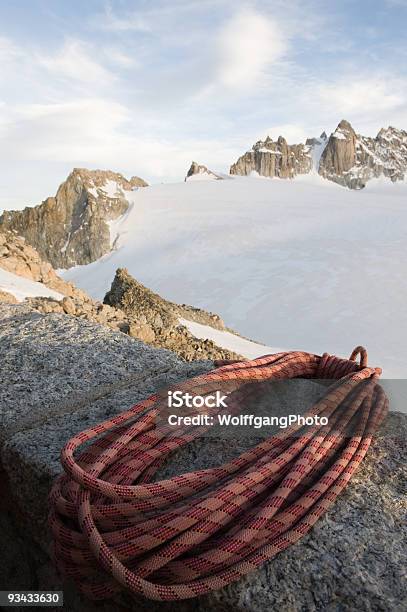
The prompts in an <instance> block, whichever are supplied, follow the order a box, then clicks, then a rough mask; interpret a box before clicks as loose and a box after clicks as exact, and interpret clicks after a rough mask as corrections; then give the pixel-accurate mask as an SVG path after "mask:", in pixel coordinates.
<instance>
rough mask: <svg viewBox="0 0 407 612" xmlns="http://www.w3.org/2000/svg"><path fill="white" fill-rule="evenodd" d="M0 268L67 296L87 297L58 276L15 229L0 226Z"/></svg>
mask: <svg viewBox="0 0 407 612" xmlns="http://www.w3.org/2000/svg"><path fill="white" fill-rule="evenodd" d="M0 268H3V269H4V270H7V271H8V272H12V273H13V274H17V276H22V277H24V278H28V279H30V280H32V281H36V282H38V283H43V284H44V285H46V287H48V288H49V289H54V290H55V291H58V292H59V293H62V294H63V295H65V296H68V297H75V298H78V299H82V300H85V299H86V298H87V297H88V296H87V294H86V293H85V292H84V291H82V290H81V289H78V288H77V287H75V285H74V284H73V283H70V282H67V281H64V280H63V279H62V278H61V277H60V276H58V275H57V273H56V272H55V270H54V269H53V267H52V266H51V264H50V263H49V262H47V261H44V260H43V259H42V258H41V257H40V255H39V253H38V251H37V250H36V249H35V248H34V247H32V246H31V245H29V244H28V243H27V241H26V240H25V238H23V237H21V236H18V235H17V234H16V232H15V231H7V230H6V231H2V230H1V228H0ZM89 299H90V298H89ZM3 301H6V300H5V299H4V300H3Z"/></svg>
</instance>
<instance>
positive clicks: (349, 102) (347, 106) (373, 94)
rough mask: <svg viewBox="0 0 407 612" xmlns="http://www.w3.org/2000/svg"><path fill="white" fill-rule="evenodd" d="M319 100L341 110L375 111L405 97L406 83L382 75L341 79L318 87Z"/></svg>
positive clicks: (389, 108)
mask: <svg viewBox="0 0 407 612" xmlns="http://www.w3.org/2000/svg"><path fill="white" fill-rule="evenodd" d="M317 93H318V95H319V101H320V103H321V104H322V105H324V106H326V107H328V108H329V107H332V106H335V107H336V108H337V109H338V111H340V112H342V114H345V115H346V114H347V113H362V114H366V113H371V112H374V113H377V112H383V111H390V110H392V109H395V108H397V107H399V106H401V105H402V104H405V101H406V95H405V94H406V83H405V82H404V81H403V80H401V79H391V78H389V76H388V75H386V76H384V77H371V78H364V77H363V76H361V75H357V76H355V77H354V78H346V79H341V80H340V81H338V82H336V83H331V84H323V85H320V86H319V88H318V92H317Z"/></svg>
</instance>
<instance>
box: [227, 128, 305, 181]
mask: <svg viewBox="0 0 407 612" xmlns="http://www.w3.org/2000/svg"><path fill="white" fill-rule="evenodd" d="M311 169H312V157H311V154H310V147H309V146H306V145H304V144H294V145H289V144H287V141H286V139H285V138H284V137H283V136H279V137H278V139H277V140H276V141H274V140H273V139H272V138H270V137H269V136H267V138H266V140H259V141H258V142H256V144H254V145H253V147H252V149H251V151H247V153H245V154H244V155H242V156H241V157H239V159H238V160H237V162H236V163H235V164H233V165H232V166H231V167H230V174H240V175H243V176H247V175H249V174H251V173H252V172H257V173H258V174H259V175H260V176H268V177H278V178H294V177H295V176H296V175H297V174H308V173H309V172H310V171H311Z"/></svg>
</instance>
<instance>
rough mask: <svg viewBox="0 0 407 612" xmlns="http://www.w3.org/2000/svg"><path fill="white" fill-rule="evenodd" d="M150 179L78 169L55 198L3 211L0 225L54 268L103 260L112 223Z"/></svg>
mask: <svg viewBox="0 0 407 612" xmlns="http://www.w3.org/2000/svg"><path fill="white" fill-rule="evenodd" d="M145 186H147V183H146V182H145V181H143V179H140V178H139V177H137V176H135V177H132V178H131V179H130V180H128V179H126V178H125V177H124V176H123V175H122V174H120V173H118V172H113V171H111V170H88V169H86V168H74V169H73V170H72V172H71V173H70V174H69V176H68V177H67V179H66V180H65V181H64V182H63V183H62V184H61V185H60V186H59V188H58V191H57V193H56V195H55V196H53V197H49V198H47V199H46V200H44V201H43V202H42V204H39V205H38V206H34V207H28V208H25V209H24V210H18V211H5V212H4V213H3V215H1V217H0V227H2V228H3V229H9V230H14V231H15V232H16V233H17V234H19V235H20V236H23V237H24V238H25V239H26V240H27V242H28V244H30V245H31V246H33V247H34V248H36V249H37V251H38V252H39V254H40V255H41V257H42V258H43V259H45V260H47V261H49V262H50V263H51V264H52V265H53V267H54V268H68V267H71V266H74V265H78V264H87V263H91V262H92V261H95V260H96V259H99V257H102V255H105V254H106V253H108V252H109V251H110V250H111V239H110V228H109V225H108V223H109V222H110V221H113V220H115V219H117V218H118V217H120V216H121V215H123V214H124V213H125V212H126V211H127V210H128V208H129V201H130V199H131V197H132V192H133V191H134V190H135V189H138V188H139V187H145Z"/></svg>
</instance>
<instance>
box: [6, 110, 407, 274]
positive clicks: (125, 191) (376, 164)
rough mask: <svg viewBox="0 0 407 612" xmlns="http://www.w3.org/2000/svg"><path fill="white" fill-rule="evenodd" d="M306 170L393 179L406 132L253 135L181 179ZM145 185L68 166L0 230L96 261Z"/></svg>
mask: <svg viewBox="0 0 407 612" xmlns="http://www.w3.org/2000/svg"><path fill="white" fill-rule="evenodd" d="M311 172H313V173H317V174H319V175H320V176H321V177H323V178H325V179H328V180H330V181H334V182H335V183H338V184H340V185H342V186H345V187H349V188H350V189H361V188H363V187H364V186H365V185H366V183H367V182H368V181H369V180H371V179H372V178H375V177H382V176H383V177H387V178H389V179H390V180H391V181H400V180H403V179H404V178H405V177H406V173H407V132H405V131H403V130H398V129H396V128H393V127H389V128H386V129H381V130H380V131H379V133H378V134H377V136H376V137H375V138H370V137H367V136H361V135H359V134H356V132H355V131H354V129H353V128H352V126H351V125H350V123H348V122H347V121H345V120H343V121H341V122H340V123H339V125H338V127H337V128H336V130H335V131H334V132H333V133H332V134H331V135H330V136H329V138H328V137H327V135H326V134H325V132H324V133H322V134H321V136H320V137H319V138H309V139H307V140H306V142H305V143H299V144H288V143H287V141H286V140H285V138H284V137H283V136H279V137H278V139H277V140H276V141H274V140H273V139H272V138H270V137H267V138H266V139H265V140H259V141H258V142H256V144H254V145H253V147H252V148H251V150H250V151H247V152H246V153H244V154H243V155H242V156H241V157H239V159H238V160H237V161H236V163H234V164H232V166H231V167H230V174H229V175H225V174H222V173H218V172H213V171H212V170H209V169H208V168H207V167H206V166H204V165H200V164H198V163H196V162H192V165H191V167H190V169H189V170H188V173H187V176H186V177H185V180H186V181H188V182H189V181H194V180H224V179H233V177H234V176H236V175H243V176H247V175H251V174H252V173H257V174H258V175H260V176H264V177H272V178H274V177H277V178H281V179H287V178H294V177H296V176H298V175H306V174H310V173H311ZM141 187H147V183H146V182H145V181H144V180H143V179H141V178H139V177H137V176H134V177H132V178H131V179H126V178H125V177H123V176H122V175H121V174H119V173H117V172H112V171H110V170H86V169H83V168H75V169H74V170H73V171H72V172H71V174H70V175H69V176H68V178H67V179H66V181H64V182H63V183H62V184H61V185H60V187H59V189H58V191H57V193H56V195H55V196H53V197H49V198H47V199H46V200H44V201H43V202H42V204H39V205H38V206H34V207H27V208H25V209H24V210H17V211H9V210H7V211H5V212H4V213H3V214H2V215H1V216H0V228H2V229H3V230H10V231H13V232H15V233H16V234H17V235H20V236H23V237H24V238H25V239H26V240H27V243H28V244H30V245H32V246H33V247H35V248H36V249H37V251H38V253H39V254H40V256H41V257H42V258H43V259H45V260H47V261H49V262H50V263H51V264H52V266H53V267H54V268H71V267H73V266H75V265H82V264H88V263H91V262H93V261H96V260H97V259H99V258H100V257H102V256H103V255H105V254H106V253H108V252H110V251H111V249H112V248H113V247H114V235H115V233H114V224H115V221H116V220H118V219H119V218H121V217H122V216H123V214H125V213H126V212H128V210H129V207H130V205H131V203H132V202H133V199H134V197H135V193H134V192H135V191H137V190H138V189H139V188H141Z"/></svg>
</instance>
